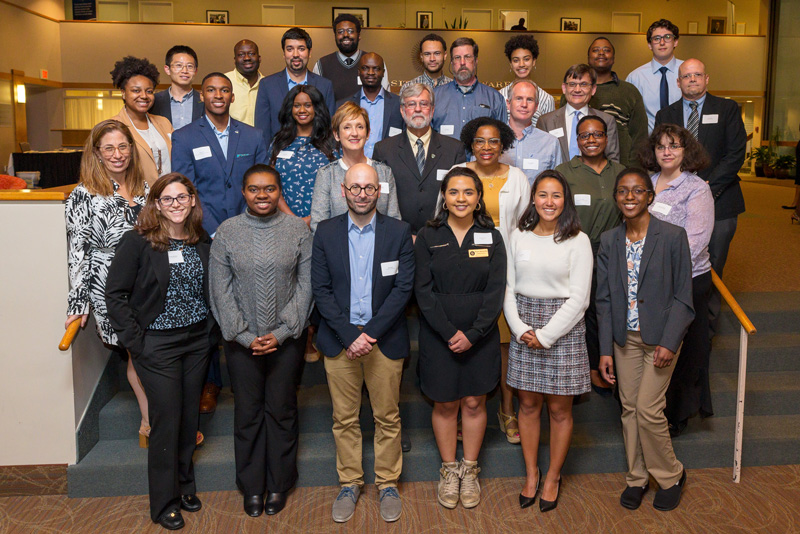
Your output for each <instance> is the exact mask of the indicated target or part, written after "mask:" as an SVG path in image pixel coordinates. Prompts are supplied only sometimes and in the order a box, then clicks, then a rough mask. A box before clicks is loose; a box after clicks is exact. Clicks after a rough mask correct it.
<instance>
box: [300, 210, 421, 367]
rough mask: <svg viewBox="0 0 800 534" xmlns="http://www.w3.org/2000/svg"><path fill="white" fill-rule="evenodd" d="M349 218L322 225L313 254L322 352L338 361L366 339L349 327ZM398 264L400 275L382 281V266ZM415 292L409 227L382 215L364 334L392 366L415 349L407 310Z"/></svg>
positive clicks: (313, 283)
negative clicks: (369, 316) (345, 351)
mask: <svg viewBox="0 0 800 534" xmlns="http://www.w3.org/2000/svg"><path fill="white" fill-rule="evenodd" d="M347 231H348V217H347V213H343V214H341V215H338V216H336V217H333V218H332V219H328V220H325V221H322V222H321V223H319V226H317V232H316V233H315V234H314V248H313V252H312V254H311V289H312V291H313V293H314V301H315V302H316V305H317V310H319V313H320V315H321V316H322V318H321V320H320V325H319V333H318V335H317V347H318V348H319V349H320V351H321V352H322V354H324V355H325V356H329V357H333V356H336V355H337V354H339V353H340V352H341V351H342V350H343V349H346V348H347V347H349V346H350V345H351V344H352V343H353V341H355V340H356V338H358V336H360V335H361V332H362V331H361V330H359V328H358V327H357V326H355V325H353V324H351V323H350V253H349V251H350V246H349V243H348V240H347ZM392 261H397V262H399V263H398V271H397V274H395V275H390V276H383V273H382V269H381V264H382V263H386V262H392ZM412 291H414V246H413V244H412V241H411V227H410V226H409V225H408V223H405V222H403V221H399V220H397V219H394V218H392V217H387V216H386V215H382V214H380V213H378V214H377V216H376V223H375V255H374V263H373V266H372V319H370V320H369V322H368V323H367V324H366V325H364V329H363V332H365V333H366V334H367V335H369V336H370V337H373V338H375V339H377V340H378V347H379V348H380V350H381V352H382V353H383V354H385V355H386V356H387V357H388V358H390V359H392V360H397V359H400V358H405V357H407V356H408V353H409V351H410V350H411V347H410V345H409V341H408V326H407V325H406V315H405V309H406V304H407V303H408V301H409V299H410V298H411V293H412Z"/></svg>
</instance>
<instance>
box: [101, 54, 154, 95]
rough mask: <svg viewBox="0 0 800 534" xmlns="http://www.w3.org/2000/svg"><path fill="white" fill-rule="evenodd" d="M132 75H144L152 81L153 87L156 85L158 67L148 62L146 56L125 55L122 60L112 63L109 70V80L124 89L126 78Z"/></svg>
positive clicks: (118, 87) (126, 82) (128, 78)
mask: <svg viewBox="0 0 800 534" xmlns="http://www.w3.org/2000/svg"><path fill="white" fill-rule="evenodd" d="M134 76H144V77H145V78H148V79H149V80H150V81H152V82H153V89H155V87H156V86H157V85H158V67H156V66H155V65H153V64H152V63H150V61H148V60H147V58H142V59H140V58H138V57H133V56H125V57H124V58H122V61H117V62H116V63H114V70H112V71H111V81H112V82H113V84H114V87H116V88H117V89H120V90H122V89H125V86H126V85H127V84H128V80H130V79H131V78H133V77H134Z"/></svg>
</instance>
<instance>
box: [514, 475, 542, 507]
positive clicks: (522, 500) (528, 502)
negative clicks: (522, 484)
mask: <svg viewBox="0 0 800 534" xmlns="http://www.w3.org/2000/svg"><path fill="white" fill-rule="evenodd" d="M536 471H537V472H538V478H537V480H536V489H535V490H533V497H526V496H525V495H523V494H522V493H520V494H519V507H520V508H522V509H525V508H528V507H529V506H532V505H533V503H534V502H535V501H536V494H537V493H539V486H541V485H542V470H541V469H539V468H538V467H537V468H536Z"/></svg>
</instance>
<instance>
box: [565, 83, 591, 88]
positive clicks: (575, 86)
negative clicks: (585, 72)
mask: <svg viewBox="0 0 800 534" xmlns="http://www.w3.org/2000/svg"><path fill="white" fill-rule="evenodd" d="M591 86H592V84H591V83H590V82H567V87H569V88H570V89H575V88H577V87H580V88H581V89H588V88H590V87H591Z"/></svg>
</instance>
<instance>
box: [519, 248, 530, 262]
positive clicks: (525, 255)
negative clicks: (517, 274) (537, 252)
mask: <svg viewBox="0 0 800 534" xmlns="http://www.w3.org/2000/svg"><path fill="white" fill-rule="evenodd" d="M517 261H531V251H530V250H520V251H519V252H518V253H517Z"/></svg>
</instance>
